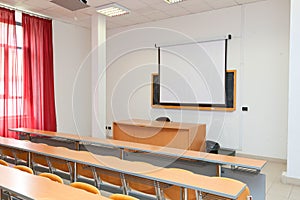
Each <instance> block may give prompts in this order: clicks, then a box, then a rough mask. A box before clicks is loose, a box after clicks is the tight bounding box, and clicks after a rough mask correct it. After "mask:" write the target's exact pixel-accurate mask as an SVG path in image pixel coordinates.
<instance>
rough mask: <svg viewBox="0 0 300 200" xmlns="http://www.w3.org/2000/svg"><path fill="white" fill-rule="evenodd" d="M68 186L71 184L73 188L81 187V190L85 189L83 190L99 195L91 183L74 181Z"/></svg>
mask: <svg viewBox="0 0 300 200" xmlns="http://www.w3.org/2000/svg"><path fill="white" fill-rule="evenodd" d="M70 186H72V187H74V188H78V189H81V190H85V191H87V192H90V193H93V194H99V195H100V192H99V190H98V189H97V188H96V187H95V186H92V185H90V184H87V183H82V182H74V183H71V184H70Z"/></svg>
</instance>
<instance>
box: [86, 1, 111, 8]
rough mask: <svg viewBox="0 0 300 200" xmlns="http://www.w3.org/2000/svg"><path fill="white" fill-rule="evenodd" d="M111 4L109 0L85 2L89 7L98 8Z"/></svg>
mask: <svg viewBox="0 0 300 200" xmlns="http://www.w3.org/2000/svg"><path fill="white" fill-rule="evenodd" d="M109 3H112V1H111V0H87V4H88V5H89V6H91V7H98V6H102V5H106V4H109Z"/></svg>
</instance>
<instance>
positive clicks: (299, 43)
mask: <svg viewBox="0 0 300 200" xmlns="http://www.w3.org/2000/svg"><path fill="white" fill-rule="evenodd" d="M299 11H300V2H299V1H298V0H292V1H291V29H290V30H291V39H290V73H289V75H290V78H289V81H290V82H289V115H288V119H289V120H288V121H289V123H288V161H287V176H288V177H293V178H298V179H300V171H299V168H300V159H299V151H300V146H299V140H300V134H299V119H300V105H299V102H300V90H299V84H300V80H299V74H300V67H299V66H300V57H299V52H300V38H299V34H300V20H299V19H300V12H299Z"/></svg>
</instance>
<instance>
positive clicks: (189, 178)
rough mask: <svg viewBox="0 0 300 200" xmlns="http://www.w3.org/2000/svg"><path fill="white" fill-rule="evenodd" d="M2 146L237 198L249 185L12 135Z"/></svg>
mask: <svg viewBox="0 0 300 200" xmlns="http://www.w3.org/2000/svg"><path fill="white" fill-rule="evenodd" d="M1 146H2V147H6V148H10V149H17V150H21V151H25V152H28V158H29V159H30V155H31V153H35V154H40V155H44V156H48V157H53V158H59V159H62V160H66V161H69V162H73V163H74V164H75V168H74V173H75V174H76V164H77V163H80V164H85V165H88V166H91V167H95V168H101V169H107V170H110V171H114V172H119V173H120V174H127V175H133V176H136V177H140V178H146V179H148V180H152V181H155V182H158V183H165V184H170V185H176V186H179V187H183V188H189V189H193V190H197V191H201V192H206V193H210V194H215V195H219V196H223V197H227V198H230V199H237V197H238V196H239V195H240V194H241V193H242V192H243V191H244V189H245V188H246V185H245V184H238V183H235V182H230V181H228V180H226V179H224V180H216V179H214V178H212V177H207V176H203V175H198V174H188V175H187V174H185V175H184V176H182V174H181V173H178V174H176V173H174V171H172V170H169V169H166V168H160V167H156V166H153V165H149V164H146V163H145V164H143V163H136V162H131V161H126V160H121V159H111V157H109V156H99V155H94V154H91V153H89V152H84V151H74V150H70V149H66V148H59V147H53V146H48V145H44V144H37V143H32V142H28V141H22V140H16V139H11V138H2V137H0V149H1Z"/></svg>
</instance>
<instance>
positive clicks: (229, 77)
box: [151, 70, 236, 111]
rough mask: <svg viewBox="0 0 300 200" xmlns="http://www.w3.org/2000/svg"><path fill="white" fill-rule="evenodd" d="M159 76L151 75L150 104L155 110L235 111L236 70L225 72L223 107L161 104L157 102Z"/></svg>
mask: <svg viewBox="0 0 300 200" xmlns="http://www.w3.org/2000/svg"><path fill="white" fill-rule="evenodd" d="M159 92H160V87H159V76H158V74H152V91H151V93H152V94H151V97H152V99H151V102H152V107H155V108H170V109H171V108H172V109H176V108H177V109H179V108H182V109H197V110H220V111H222V110H224V111H234V110H235V109H236V70H227V71H226V75H225V92H226V103H225V105H197V106H195V105H179V106H178V105H172V104H161V103H160V101H159V96H160V94H159Z"/></svg>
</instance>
